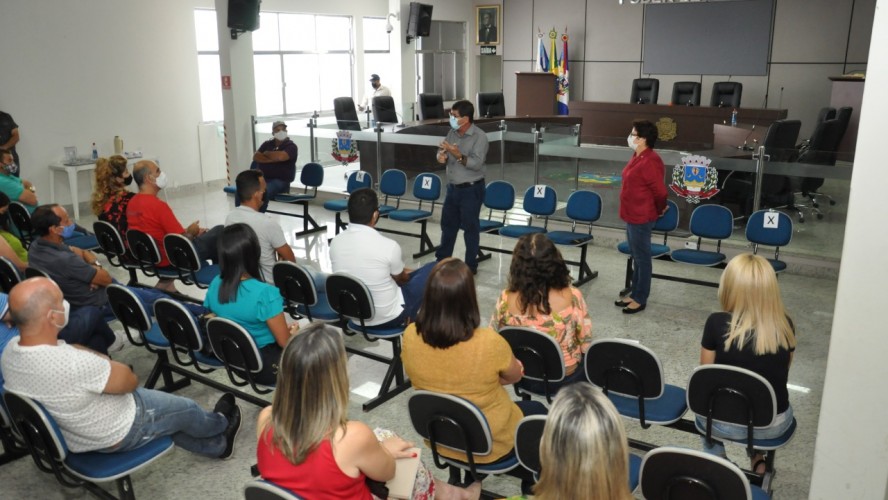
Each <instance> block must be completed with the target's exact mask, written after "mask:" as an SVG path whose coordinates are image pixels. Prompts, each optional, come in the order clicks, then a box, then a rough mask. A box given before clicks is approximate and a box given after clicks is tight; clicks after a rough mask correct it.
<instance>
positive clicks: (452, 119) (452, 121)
mask: <svg viewBox="0 0 888 500" xmlns="http://www.w3.org/2000/svg"><path fill="white" fill-rule="evenodd" d="M450 128H452V129H453V130H459V118H457V117H455V116H453V115H450Z"/></svg>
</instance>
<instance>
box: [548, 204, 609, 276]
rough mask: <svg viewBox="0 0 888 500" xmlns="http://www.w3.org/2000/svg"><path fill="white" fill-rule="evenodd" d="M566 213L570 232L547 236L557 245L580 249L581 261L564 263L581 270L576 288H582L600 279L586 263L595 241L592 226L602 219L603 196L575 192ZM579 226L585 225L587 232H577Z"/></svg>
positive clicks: (555, 232) (558, 232)
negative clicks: (590, 246)
mask: <svg viewBox="0 0 888 500" xmlns="http://www.w3.org/2000/svg"><path fill="white" fill-rule="evenodd" d="M565 213H566V215H567V217H568V218H569V219H570V231H549V233H547V236H548V237H549V239H550V240H552V241H553V242H554V243H555V244H556V245H563V246H572V247H579V248H580V260H579V261H570V260H565V261H564V262H565V263H567V264H571V265H574V266H577V267H578V268H579V271H580V272H579V276H578V277H577V279H576V281H574V286H580V285H582V284H584V283H587V282H589V281H591V280H593V279H595V278H597V277H598V271H593V270H592V269H591V268H590V267H589V263H588V262H586V253H587V251H588V249H589V243H592V239H593V238H592V224H594V223H595V222H597V221H598V219H599V218H601V196H599V195H598V193H595V192H592V191H574V192H573V193H571V194H570V196H569V197H568V198H567V208H566V209H565ZM577 224H583V225H585V226H586V227H587V231H586V232H579V231H577Z"/></svg>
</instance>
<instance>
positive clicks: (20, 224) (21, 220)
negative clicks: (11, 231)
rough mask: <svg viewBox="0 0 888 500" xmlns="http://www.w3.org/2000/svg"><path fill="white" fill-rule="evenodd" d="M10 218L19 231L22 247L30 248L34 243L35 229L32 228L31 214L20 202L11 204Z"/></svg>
mask: <svg viewBox="0 0 888 500" xmlns="http://www.w3.org/2000/svg"><path fill="white" fill-rule="evenodd" d="M9 218H10V219H11V220H12V223H13V224H15V227H17V228H18V230H19V240H21V242H22V246H23V247H25V248H28V247H29V246H31V242H32V241H34V228H33V227H31V212H28V209H27V208H25V206H24V205H23V204H22V203H21V202H20V201H13V202H12V203H10V204H9Z"/></svg>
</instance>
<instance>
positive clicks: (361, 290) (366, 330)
mask: <svg viewBox="0 0 888 500" xmlns="http://www.w3.org/2000/svg"><path fill="white" fill-rule="evenodd" d="M327 300H328V301H329V302H330V307H332V308H333V310H334V311H336V313H337V314H338V315H339V319H340V323H341V324H342V332H343V333H344V334H346V335H348V336H353V335H356V334H358V333H360V334H361V335H363V336H364V338H365V339H367V340H368V341H369V342H375V341H377V340H386V341H388V342H390V343H391V344H392V356H391V357H387V356H382V355H379V354H376V353H372V352H368V351H365V350H363V349H356V348H354V347H349V346H346V348H345V350H346V351H348V352H350V353H352V354H355V355H357V356H361V357H364V358H367V359H372V360H374V361H378V362H380V363H383V364H385V365H387V366H388V368H387V369H386V372H385V376H384V377H383V379H382V385H381V386H380V387H379V393H378V394H377V395H376V397H375V398H373V399H371V400H369V401H367V402H366V403H364V405H363V408H364V411H370V410H372V409H374V408H376V407H377V406H379V405H381V404H383V403H385V402H386V401H388V400H389V399H392V398H393V397H395V396H397V395H398V394H400V393H402V392H404V391H405V390H407V389H408V388H409V387H410V381H409V380H407V377H405V376H404V365H403V363H402V362H401V336H402V335H403V334H404V328H403V327H400V326H399V327H397V328H379V327H374V326H367V324H366V321H368V320H371V319H373V315H374V314H375V312H376V308H375V307H374V305H373V296H372V295H370V290H368V289H367V287H366V286H365V285H364V283H362V282H361V280H359V279H358V278H356V277H354V276H352V275H350V274H347V273H333V274H331V275H330V276H328V277H327ZM392 383H394V386H392Z"/></svg>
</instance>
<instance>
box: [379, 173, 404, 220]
mask: <svg viewBox="0 0 888 500" xmlns="http://www.w3.org/2000/svg"><path fill="white" fill-rule="evenodd" d="M379 192H380V193H382V195H383V200H382V205H379V216H380V217H386V216H388V214H389V212H392V211H393V210H397V209H399V208H401V197H402V196H404V195H405V194H407V174H405V173H404V171H403V170H398V169H396V168H392V169H389V170H386V171H385V172H383V173H382V178H381V179H380V180H379ZM389 197H391V198H392V199H393V200H394V203H395V204H394V206H393V205H390V204H389Z"/></svg>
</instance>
